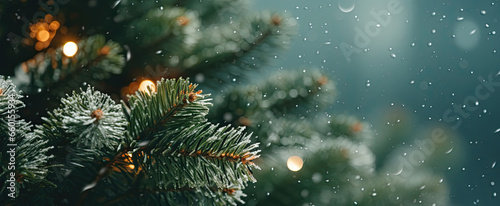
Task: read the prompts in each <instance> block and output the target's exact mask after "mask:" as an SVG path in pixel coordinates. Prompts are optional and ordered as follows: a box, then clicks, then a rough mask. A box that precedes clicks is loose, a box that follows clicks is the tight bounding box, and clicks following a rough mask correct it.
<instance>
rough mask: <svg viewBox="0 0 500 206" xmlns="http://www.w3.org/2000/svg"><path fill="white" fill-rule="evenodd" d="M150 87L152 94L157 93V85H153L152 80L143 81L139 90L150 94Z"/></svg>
mask: <svg viewBox="0 0 500 206" xmlns="http://www.w3.org/2000/svg"><path fill="white" fill-rule="evenodd" d="M148 87H149V88H150V89H151V91H152V92H155V91H156V87H155V83H153V82H152V81H151V80H144V81H142V82H141V84H140V85H139V90H141V91H143V92H146V93H148V94H149V90H148Z"/></svg>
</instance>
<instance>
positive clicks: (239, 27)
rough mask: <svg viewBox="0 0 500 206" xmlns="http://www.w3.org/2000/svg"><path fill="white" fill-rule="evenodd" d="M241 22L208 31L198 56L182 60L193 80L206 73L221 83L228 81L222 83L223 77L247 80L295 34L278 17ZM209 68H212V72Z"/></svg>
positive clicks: (265, 14)
mask: <svg viewBox="0 0 500 206" xmlns="http://www.w3.org/2000/svg"><path fill="white" fill-rule="evenodd" d="M247 19H249V20H247ZM239 20H240V21H242V23H240V24H229V25H220V26H217V27H215V28H207V29H206V30H205V31H204V34H203V37H204V39H202V40H200V41H199V42H200V43H199V44H198V45H197V46H196V48H195V49H194V51H195V52H196V53H195V54H194V55H193V54H189V55H188V56H185V57H183V58H182V59H184V62H186V63H187V64H186V63H185V64H184V66H183V67H184V68H185V70H186V72H187V73H188V74H189V76H194V75H195V74H198V73H202V74H204V75H205V76H207V77H211V78H215V79H219V80H221V81H227V80H226V79H220V76H221V75H222V74H224V75H222V76H225V75H228V74H229V75H231V76H240V77H243V76H244V72H243V71H245V70H249V69H255V68H259V67H261V66H262V65H261V63H263V62H265V61H266V60H267V59H269V58H270V55H269V54H267V53H265V52H263V51H266V50H268V49H269V48H282V47H283V46H284V45H287V44H286V43H287V42H288V41H290V36H291V34H292V33H293V32H292V26H291V25H290V22H289V21H288V20H285V18H284V17H283V16H280V15H277V14H273V15H271V14H268V13H261V14H260V16H259V17H246V18H245V17H242V19H239ZM236 31H238V32H236ZM264 54H265V55H264ZM206 68H211V69H210V72H207V70H206Z"/></svg>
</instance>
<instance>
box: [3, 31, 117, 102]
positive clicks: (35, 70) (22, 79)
mask: <svg viewBox="0 0 500 206" xmlns="http://www.w3.org/2000/svg"><path fill="white" fill-rule="evenodd" d="M78 48H79V51H78V52H77V53H76V55H75V56H74V57H66V56H65V55H64V54H63V52H62V47H60V48H58V49H49V50H48V51H47V52H45V53H43V52H42V53H39V54H37V55H36V56H35V57H34V58H33V59H31V60H29V61H27V62H24V63H22V64H21V65H19V66H18V67H17V68H16V70H15V72H16V77H15V78H14V79H13V81H14V83H15V84H16V85H17V86H18V87H19V88H20V89H22V90H23V91H26V92H27V93H29V94H33V93H40V92H42V91H46V89H50V90H52V93H54V92H61V93H63V92H64V93H66V92H69V91H67V90H64V89H63V88H76V87H78V86H80V85H81V84H82V83H83V82H87V83H92V82H94V81H95V80H103V79H105V78H107V77H109V76H110V74H119V73H121V69H122V67H123V66H124V64H125V58H124V56H123V55H121V54H120V53H121V51H122V49H121V47H120V46H119V45H118V44H116V43H114V42H112V41H107V42H106V40H105V38H104V36H101V35H95V36H91V37H89V38H87V39H84V40H81V41H80V42H78ZM88 74H92V76H89V75H88ZM85 77H86V78H85ZM61 89H62V90H61Z"/></svg>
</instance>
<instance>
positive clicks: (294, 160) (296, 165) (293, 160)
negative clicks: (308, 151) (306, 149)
mask: <svg viewBox="0 0 500 206" xmlns="http://www.w3.org/2000/svg"><path fill="white" fill-rule="evenodd" d="M303 165H304V161H302V158H300V157H299V156H291V157H289V158H288V160H287V161H286V166H287V167H288V169H289V170H291V171H294V172H297V171H299V170H300V169H302V166H303Z"/></svg>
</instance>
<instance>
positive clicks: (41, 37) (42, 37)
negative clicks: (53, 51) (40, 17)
mask: <svg viewBox="0 0 500 206" xmlns="http://www.w3.org/2000/svg"><path fill="white" fill-rule="evenodd" d="M49 37H50V35H49V32H48V31H47V30H41V31H39V32H38V34H37V35H36V39H37V40H38V41H41V42H46V41H47V40H49Z"/></svg>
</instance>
